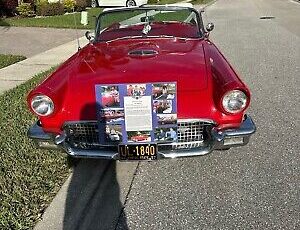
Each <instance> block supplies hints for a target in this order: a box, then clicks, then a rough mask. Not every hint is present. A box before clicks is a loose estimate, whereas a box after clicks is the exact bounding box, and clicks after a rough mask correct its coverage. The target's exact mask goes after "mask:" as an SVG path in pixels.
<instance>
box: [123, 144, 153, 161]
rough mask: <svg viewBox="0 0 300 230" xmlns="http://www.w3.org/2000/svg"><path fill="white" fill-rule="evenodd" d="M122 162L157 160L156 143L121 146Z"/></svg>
mask: <svg viewBox="0 0 300 230" xmlns="http://www.w3.org/2000/svg"><path fill="white" fill-rule="evenodd" d="M118 152H119V156H120V160H129V161H130V160H138V161H140V160H157V144H156V143H139V144H120V145H119V146H118Z"/></svg>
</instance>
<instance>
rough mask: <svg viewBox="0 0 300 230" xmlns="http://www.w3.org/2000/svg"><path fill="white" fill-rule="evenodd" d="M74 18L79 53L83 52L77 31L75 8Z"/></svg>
mask: <svg viewBox="0 0 300 230" xmlns="http://www.w3.org/2000/svg"><path fill="white" fill-rule="evenodd" d="M73 18H74V25H75V33H76V40H77V51H79V50H81V47H80V43H79V35H78V31H77V23H76V17H75V7H73Z"/></svg>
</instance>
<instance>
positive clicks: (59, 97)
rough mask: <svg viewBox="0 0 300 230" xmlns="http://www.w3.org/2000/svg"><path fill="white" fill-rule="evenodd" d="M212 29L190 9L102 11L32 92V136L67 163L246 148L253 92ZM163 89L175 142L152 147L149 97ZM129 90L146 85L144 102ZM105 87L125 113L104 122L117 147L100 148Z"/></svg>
mask: <svg viewBox="0 0 300 230" xmlns="http://www.w3.org/2000/svg"><path fill="white" fill-rule="evenodd" d="M212 29H213V24H212V23H209V24H208V25H207V26H206V27H205V26H204V25H203V21H202V16H201V12H198V11H196V10H195V9H194V8H193V7H190V5H187V6H186V7H185V6H171V5H168V6H150V5H148V6H147V5H144V6H140V7H131V8H117V9H111V10H106V11H104V12H102V13H101V14H100V15H99V16H98V18H97V23H96V28H95V34H94V35H93V36H92V35H91V33H89V32H87V33H86V37H87V38H88V39H89V44H88V45H86V46H85V47H83V48H82V49H80V50H79V51H78V52H77V53H76V54H75V55H73V56H72V57H70V58H69V59H68V60H67V61H66V62H65V63H63V64H62V65H61V66H60V67H59V68H58V69H57V70H56V71H55V72H54V73H52V74H51V75H50V76H49V77H48V78H47V79H46V80H45V81H44V82H42V83H41V84H40V85H38V86H37V87H36V88H35V89H33V90H32V91H31V92H30V93H29V95H28V98H27V100H28V106H29V108H30V109H31V111H32V112H33V113H34V114H35V115H36V116H37V122H36V123H35V124H33V126H32V127H30V129H29V131H28V136H29V138H31V139H33V140H34V141H35V142H36V143H37V144H38V146H39V147H40V148H48V149H49V148H51V149H63V150H64V151H65V152H66V153H67V154H69V155H70V156H73V157H96V158H102V159H114V160H139V159H146V160H149V159H150V160H153V159H160V158H176V157H189V156H200V155H204V154H207V153H210V152H212V151H213V150H227V149H230V148H232V147H236V146H243V145H246V144H247V143H248V142H249V138H250V136H251V135H252V134H253V133H254V132H255V129H256V128H255V125H254V122H253V121H252V119H251V117H250V116H249V115H247V114H246V109H247V108H248V106H249V104H250V91H249V89H248V87H247V86H246V85H245V84H244V83H243V82H242V80H241V79H240V77H239V76H238V74H237V73H236V71H235V70H234V69H233V67H232V66H231V65H230V64H229V63H228V61H227V60H226V58H225V57H224V56H223V55H222V53H221V52H220V51H219V49H218V48H217V47H216V46H215V45H214V43H213V42H212V41H211V40H210V39H209V33H210V31H211V30H212ZM229 45H230V44H229ZM169 83H170V84H172V85H174V84H175V85H176V93H174V98H172V99H170V100H169V103H170V105H171V107H170V108H169V111H168V113H170V114H175V117H177V119H176V121H174V123H173V124H170V127H169V129H171V130H174V131H173V133H172V136H173V140H176V141H173V142H170V141H166V142H156V141H155V139H154V138H155V135H154V133H155V132H157V130H160V126H159V125H160V124H159V123H158V119H157V114H156V113H155V112H154V111H153V103H154V102H153V95H151V93H152V91H153V87H154V85H157V84H169ZM135 84H145V86H146V89H145V95H143V96H140V97H133V96H128V95H127V93H126V92H127V88H128V86H129V85H135ZM110 86H114V87H115V86H117V90H118V92H117V93H118V94H119V100H120V101H118V105H117V106H116V109H124V114H125V119H123V120H122V121H118V122H119V123H116V124H110V125H111V126H113V125H118V127H120V130H122V140H121V139H120V141H116V142H113V143H112V142H109V143H106V142H105V140H106V139H105V138H103V135H105V126H106V125H107V124H106V123H105V121H103V119H101V118H99V117H98V115H97V114H100V113H99V110H100V111H101V110H102V109H103V108H104V107H105V106H107V105H108V104H110V102H106V98H103V97H102V95H101V92H102V91H101V89H105V87H106V88H107V87H110ZM126 87H127V88H126ZM115 88H116V87H115ZM154 92H155V89H154ZM102 101H104V102H105V105H102V104H101V103H102ZM112 109H114V108H112ZM154 110H155V109H154ZM128 131H129V132H130V131H141V132H142V131H145V132H151V135H150V136H151V141H149V143H130V138H129V136H128V135H127V134H128ZM176 135H177V137H176ZM128 141H129V142H128ZM141 155H142V156H143V157H142V158H141V157H140V156H141ZM145 156H146V157H145Z"/></svg>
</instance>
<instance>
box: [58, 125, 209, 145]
mask: <svg viewBox="0 0 300 230" xmlns="http://www.w3.org/2000/svg"><path fill="white" fill-rule="evenodd" d="M211 127H212V124H211V123H208V122H204V121H199V120H181V121H178V130H177V135H178V142H179V143H187V142H194V143H199V142H203V141H205V140H206V138H207V133H208V132H207V131H208V129H210V128H211ZM64 130H65V132H66V134H67V137H68V142H69V143H70V144H72V145H73V146H74V147H81V148H88V147H91V146H97V145H98V146H99V131H98V123H97V122H78V123H68V124H66V125H65V126H64ZM110 144H111V145H116V144H118V143H110Z"/></svg>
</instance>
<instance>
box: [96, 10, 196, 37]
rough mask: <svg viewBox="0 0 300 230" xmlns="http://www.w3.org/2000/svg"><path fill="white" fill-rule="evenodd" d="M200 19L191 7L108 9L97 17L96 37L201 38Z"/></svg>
mask: <svg viewBox="0 0 300 230" xmlns="http://www.w3.org/2000/svg"><path fill="white" fill-rule="evenodd" d="M199 28H200V27H199V18H198V14H197V12H196V11H195V10H193V9H191V8H167V7H165V8H149V9H147V8H133V9H122V10H115V11H107V12H104V13H102V14H101V15H100V16H99V19H98V23H97V28H96V31H97V40H98V41H109V40H114V39H121V38H127V37H146V36H147V37H148V36H149V37H153V36H159V37H163V36H172V37H181V38H199V37H201V33H200V29H199Z"/></svg>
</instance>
